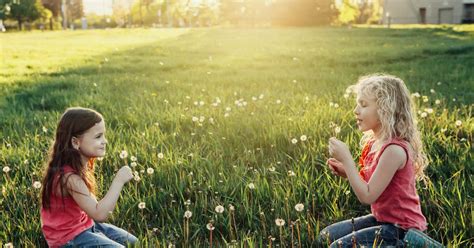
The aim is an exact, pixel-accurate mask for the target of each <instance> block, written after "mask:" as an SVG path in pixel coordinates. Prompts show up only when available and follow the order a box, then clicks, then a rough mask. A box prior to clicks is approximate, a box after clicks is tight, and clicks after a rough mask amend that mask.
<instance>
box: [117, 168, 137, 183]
mask: <svg viewBox="0 0 474 248" xmlns="http://www.w3.org/2000/svg"><path fill="white" fill-rule="evenodd" d="M132 178H133V173H132V169H130V167H128V165H125V166H123V167H122V168H120V170H119V171H118V172H117V175H116V176H115V179H116V180H118V181H119V182H120V183H122V184H126V183H128V181H130V180H131V179H132Z"/></svg>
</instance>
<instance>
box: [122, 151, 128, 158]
mask: <svg viewBox="0 0 474 248" xmlns="http://www.w3.org/2000/svg"><path fill="white" fill-rule="evenodd" d="M127 157H128V152H127V151H125V150H123V151H121V152H120V158H121V159H125V158H127Z"/></svg>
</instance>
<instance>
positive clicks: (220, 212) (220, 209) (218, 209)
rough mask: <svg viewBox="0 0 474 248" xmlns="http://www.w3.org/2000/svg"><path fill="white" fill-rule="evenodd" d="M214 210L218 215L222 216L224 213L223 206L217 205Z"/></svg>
mask: <svg viewBox="0 0 474 248" xmlns="http://www.w3.org/2000/svg"><path fill="white" fill-rule="evenodd" d="M214 210H215V211H216V213H218V214H222V213H223V212H224V207H223V206H222V205H217V206H216V208H215V209H214Z"/></svg>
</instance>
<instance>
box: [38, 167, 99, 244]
mask: <svg viewBox="0 0 474 248" xmlns="http://www.w3.org/2000/svg"><path fill="white" fill-rule="evenodd" d="M69 172H74V170H73V169H72V168H71V167H70V166H64V174H66V173H69ZM59 176H60V175H59V173H58V174H57V175H55V178H54V181H53V185H54V187H53V193H52V194H51V196H50V208H49V209H43V208H41V229H42V230H43V235H44V237H45V239H46V241H47V242H48V245H49V246H50V247H59V246H62V245H64V244H66V243H67V242H68V241H70V240H72V239H74V238H75V237H76V236H77V235H78V234H80V233H81V232H83V231H84V230H86V229H89V228H90V227H92V225H94V221H93V220H92V218H90V217H89V216H88V215H87V214H86V213H85V212H84V211H83V210H82V209H81V208H80V207H79V205H77V203H76V202H75V201H74V199H73V198H72V197H71V196H68V197H64V201H63V199H62V197H61V196H57V195H56V194H55V193H54V192H55V191H56V190H54V189H56V187H57V186H59V184H58V181H59Z"/></svg>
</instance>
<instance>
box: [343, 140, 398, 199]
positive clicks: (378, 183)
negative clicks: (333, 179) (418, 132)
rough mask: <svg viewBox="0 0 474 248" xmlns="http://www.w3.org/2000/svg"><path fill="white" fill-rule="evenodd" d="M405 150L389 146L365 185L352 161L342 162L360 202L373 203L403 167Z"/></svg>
mask: <svg viewBox="0 0 474 248" xmlns="http://www.w3.org/2000/svg"><path fill="white" fill-rule="evenodd" d="M406 160H407V155H406V153H405V150H404V149H403V148H402V147H400V146H397V145H389V146H388V147H387V148H386V149H385V150H384V151H383V153H382V155H381V156H380V160H379V162H378V164H377V168H376V169H375V171H374V174H373V175H372V177H371V178H370V180H369V182H368V183H366V182H365V181H364V180H362V179H361V178H360V177H359V173H358V171H357V168H356V166H355V163H354V161H352V160H351V161H346V162H344V163H345V164H344V167H345V170H346V174H347V178H348V180H349V183H350V185H351V187H352V189H353V190H354V192H355V194H356V196H357V198H358V199H359V201H360V202H362V203H365V204H372V203H374V202H375V201H376V200H377V199H378V198H379V196H380V195H381V194H382V193H383V192H384V190H385V189H386V188H387V186H388V184H389V183H390V181H391V180H392V178H393V176H394V175H395V173H396V172H397V170H398V169H399V168H401V167H402V166H403V165H405V163H406Z"/></svg>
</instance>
